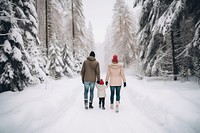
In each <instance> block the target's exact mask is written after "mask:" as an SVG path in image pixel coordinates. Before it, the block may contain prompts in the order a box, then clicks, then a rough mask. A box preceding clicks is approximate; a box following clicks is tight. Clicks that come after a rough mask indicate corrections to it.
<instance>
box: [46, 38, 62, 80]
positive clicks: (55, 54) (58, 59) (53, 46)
mask: <svg viewBox="0 0 200 133" xmlns="http://www.w3.org/2000/svg"><path fill="white" fill-rule="evenodd" d="M48 53H49V57H48V58H49V62H48V65H47V67H48V70H49V74H50V75H51V76H52V77H54V78H55V79H59V78H61V76H62V73H63V67H64V63H63V60H62V55H61V54H62V50H61V48H60V47H59V41H58V39H57V37H56V34H53V36H52V40H51V41H50V45H49V52H48Z"/></svg>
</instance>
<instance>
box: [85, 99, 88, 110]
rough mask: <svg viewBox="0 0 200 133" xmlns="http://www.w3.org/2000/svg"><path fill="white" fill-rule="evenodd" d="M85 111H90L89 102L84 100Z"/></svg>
mask: <svg viewBox="0 0 200 133" xmlns="http://www.w3.org/2000/svg"><path fill="white" fill-rule="evenodd" d="M84 105H85V109H88V100H84Z"/></svg>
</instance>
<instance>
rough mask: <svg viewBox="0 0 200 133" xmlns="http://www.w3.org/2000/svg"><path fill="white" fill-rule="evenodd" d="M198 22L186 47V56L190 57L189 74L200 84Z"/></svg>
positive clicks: (199, 33) (199, 27)
mask: <svg viewBox="0 0 200 133" xmlns="http://www.w3.org/2000/svg"><path fill="white" fill-rule="evenodd" d="M199 35H200V20H199V21H198V22H197V24H196V26H195V35H194V38H193V40H192V41H191V43H189V44H188V45H187V49H186V53H187V54H186V55H187V56H189V57H191V63H190V69H191V73H192V74H193V75H194V76H195V77H197V78H198V82H199V83H200V58H199V57H200V36H199Z"/></svg>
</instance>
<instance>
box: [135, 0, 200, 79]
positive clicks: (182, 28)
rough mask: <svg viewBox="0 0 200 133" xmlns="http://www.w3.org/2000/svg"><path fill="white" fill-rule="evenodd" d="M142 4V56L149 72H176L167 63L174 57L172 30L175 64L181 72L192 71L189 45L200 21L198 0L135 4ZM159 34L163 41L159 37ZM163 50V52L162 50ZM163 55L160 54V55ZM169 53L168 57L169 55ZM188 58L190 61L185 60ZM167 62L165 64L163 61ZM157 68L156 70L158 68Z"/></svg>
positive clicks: (138, 1)
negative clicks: (199, 20)
mask: <svg viewBox="0 0 200 133" xmlns="http://www.w3.org/2000/svg"><path fill="white" fill-rule="evenodd" d="M141 4H142V6H143V9H142V13H141V19H140V29H139V35H140V36H139V44H140V45H141V47H142V50H141V54H140V55H141V56H140V60H141V62H142V64H143V70H145V74H146V75H157V74H156V73H159V74H162V73H163V72H164V73H166V72H167V71H168V72H167V73H168V74H171V73H172V70H173V69H171V68H170V67H169V66H170V64H172V63H169V64H168V65H164V64H167V63H168V62H169V61H170V60H171V59H170V58H172V56H169V54H170V53H171V52H172V51H171V50H170V49H172V47H171V46H170V45H171V37H170V36H169V35H170V32H171V31H172V32H173V39H174V48H175V50H174V51H175V64H176V65H177V68H178V69H177V70H178V73H177V74H179V75H183V74H182V73H184V71H188V70H187V69H186V68H189V66H188V65H185V64H191V58H188V57H186V56H185V51H186V50H185V49H187V44H188V43H190V41H191V40H192V38H193V36H194V31H195V30H194V26H195V24H196V23H197V22H198V19H199V18H198V17H197V16H198V15H199V14H200V13H199V7H200V4H199V2H198V1H197V0H192V1H189V0H170V1H169V0H148V1H145V0H136V3H135V6H137V5H138V6H140V5H141ZM159 34H162V36H163V37H159V38H160V41H159V42H160V43H156V42H157V41H156V40H155V39H156V38H157V37H155V36H158V35H159ZM160 53H163V56H162V55H161V54H160ZM158 55H160V56H158ZM166 57H167V58H166ZM185 61H187V63H186V62H185ZM163 63H164V64H163ZM155 70H156V71H157V70H158V72H156V73H154V71H155Z"/></svg>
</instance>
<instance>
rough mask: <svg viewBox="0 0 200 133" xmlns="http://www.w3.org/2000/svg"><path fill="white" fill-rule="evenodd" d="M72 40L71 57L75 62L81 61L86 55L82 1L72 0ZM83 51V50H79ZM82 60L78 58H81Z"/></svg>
mask: <svg viewBox="0 0 200 133" xmlns="http://www.w3.org/2000/svg"><path fill="white" fill-rule="evenodd" d="M71 2H72V9H71V10H72V34H73V36H72V38H73V40H72V41H73V42H72V43H73V56H74V57H75V59H77V60H81V61H82V60H83V59H84V57H85V56H86V55H87V53H85V51H87V50H86V48H87V47H86V45H85V43H86V37H85V34H86V27H85V17H84V14H83V4H82V0H72V1H71ZM80 49H83V50H80ZM82 55H84V56H83V58H81V59H80V58H79V57H82Z"/></svg>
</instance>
